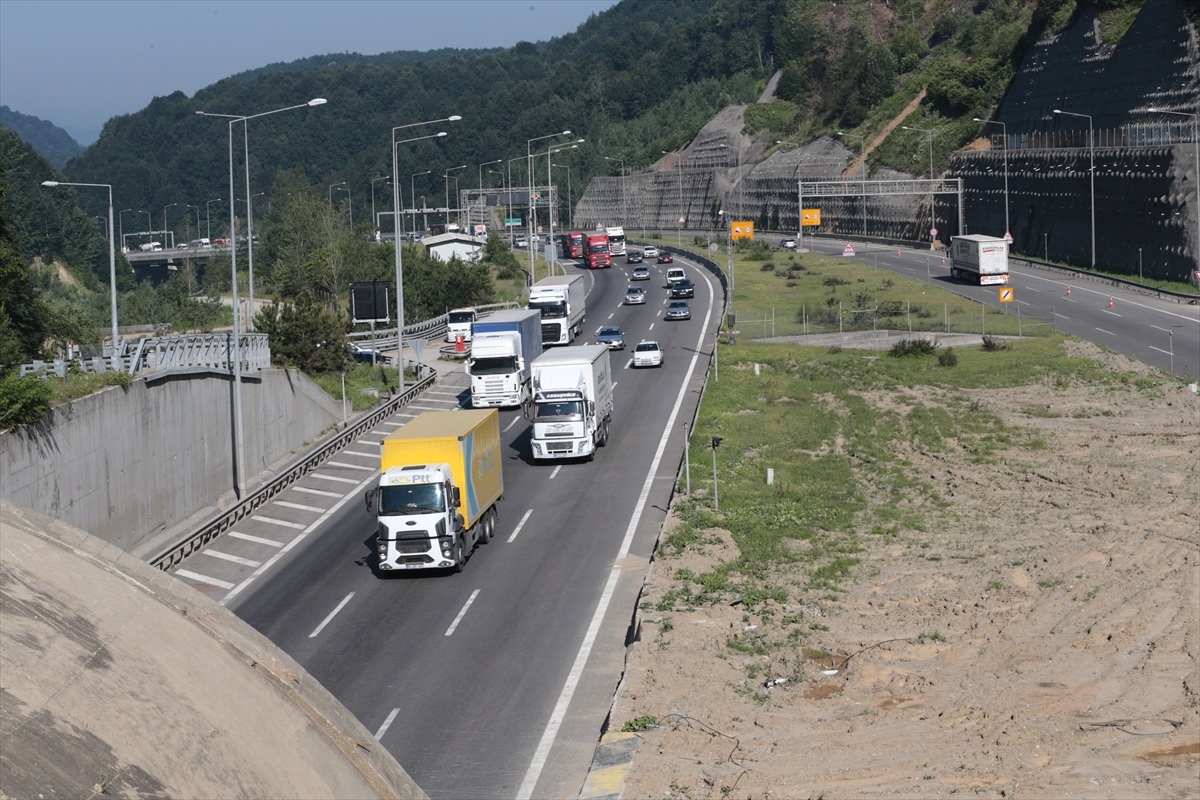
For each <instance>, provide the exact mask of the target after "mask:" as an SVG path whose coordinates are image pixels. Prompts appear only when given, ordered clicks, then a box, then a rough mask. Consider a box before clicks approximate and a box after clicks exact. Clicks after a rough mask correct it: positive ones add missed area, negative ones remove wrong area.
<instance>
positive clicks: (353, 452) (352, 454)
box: [341, 450, 379, 458]
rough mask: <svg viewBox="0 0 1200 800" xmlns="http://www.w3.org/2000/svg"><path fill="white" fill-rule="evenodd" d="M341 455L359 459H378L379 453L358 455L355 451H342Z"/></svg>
mask: <svg viewBox="0 0 1200 800" xmlns="http://www.w3.org/2000/svg"><path fill="white" fill-rule="evenodd" d="M341 455H344V456H358V457H359V458H379V453H360V452H359V451H357V450H343V451H342V452H341Z"/></svg>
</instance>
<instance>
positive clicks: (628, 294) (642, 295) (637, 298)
mask: <svg viewBox="0 0 1200 800" xmlns="http://www.w3.org/2000/svg"><path fill="white" fill-rule="evenodd" d="M645 304H646V290H645V289H643V288H642V287H640V286H630V287H629V288H628V289H626V290H625V305H627V306H639V305H645Z"/></svg>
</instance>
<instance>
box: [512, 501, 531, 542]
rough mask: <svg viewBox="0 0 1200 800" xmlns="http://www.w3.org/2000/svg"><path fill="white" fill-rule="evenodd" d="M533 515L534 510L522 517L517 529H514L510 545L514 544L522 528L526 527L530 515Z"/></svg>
mask: <svg viewBox="0 0 1200 800" xmlns="http://www.w3.org/2000/svg"><path fill="white" fill-rule="evenodd" d="M532 513H533V509H532V508H531V509H529V510H528V511H526V512H525V516H523V517H521V521H520V522H518V523H517V527H516V528H514V529H513V532H512V536H510V537H508V544H512V543H513V539H516V538H517V534H518V533H520V532H521V528H524V527H525V522H526V521H527V520H528V519H529V515H530V514H532Z"/></svg>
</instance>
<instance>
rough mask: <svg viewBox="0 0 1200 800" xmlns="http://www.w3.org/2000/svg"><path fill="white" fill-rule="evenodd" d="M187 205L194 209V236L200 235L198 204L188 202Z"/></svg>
mask: <svg viewBox="0 0 1200 800" xmlns="http://www.w3.org/2000/svg"><path fill="white" fill-rule="evenodd" d="M187 207H188V208H194V209H196V236H199V235H200V206H194V205H192V204H191V203H188V204H187Z"/></svg>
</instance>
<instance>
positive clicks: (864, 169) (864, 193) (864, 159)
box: [838, 131, 867, 238]
mask: <svg viewBox="0 0 1200 800" xmlns="http://www.w3.org/2000/svg"><path fill="white" fill-rule="evenodd" d="M838 136H853V137H855V138H856V139H858V142H859V144H860V145H861V146H862V212H863V237H864V238H866V235H867V137H866V136H860V135H859V134H857V133H843V132H842V131H838Z"/></svg>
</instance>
